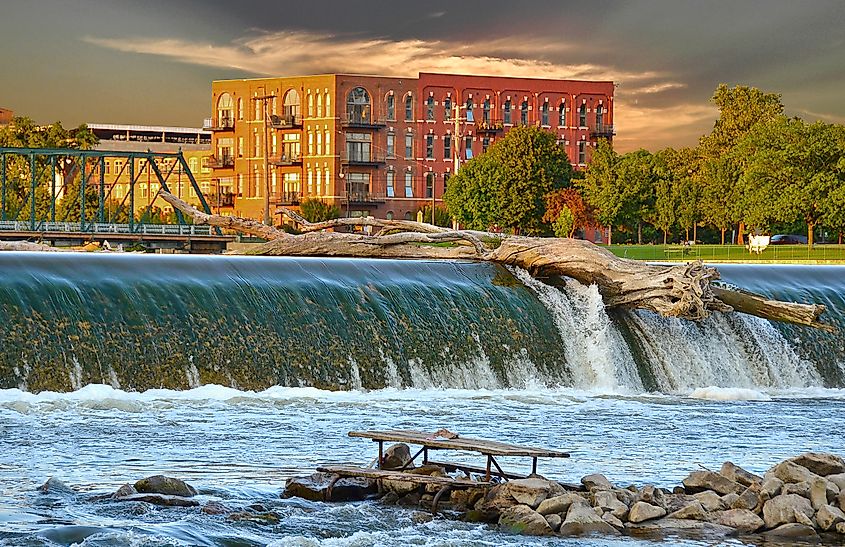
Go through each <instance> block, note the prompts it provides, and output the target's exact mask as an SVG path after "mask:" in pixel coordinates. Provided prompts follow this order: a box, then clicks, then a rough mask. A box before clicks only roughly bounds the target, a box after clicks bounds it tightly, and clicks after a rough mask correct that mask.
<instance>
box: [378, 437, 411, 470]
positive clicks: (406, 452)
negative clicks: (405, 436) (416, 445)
mask: <svg viewBox="0 0 845 547" xmlns="http://www.w3.org/2000/svg"><path fill="white" fill-rule="evenodd" d="M409 463H411V449H410V448H408V445H407V444H405V443H398V444H393V445H390V446H389V447H387V450H385V451H384V455H383V457H382V459H381V468H382V469H401V468H403V467H404V466H405V465H407V464H409Z"/></svg>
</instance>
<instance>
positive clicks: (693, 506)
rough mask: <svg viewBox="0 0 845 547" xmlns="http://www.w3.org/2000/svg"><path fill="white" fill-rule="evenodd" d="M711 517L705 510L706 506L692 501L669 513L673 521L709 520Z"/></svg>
mask: <svg viewBox="0 0 845 547" xmlns="http://www.w3.org/2000/svg"><path fill="white" fill-rule="evenodd" d="M709 517H710V513H709V512H707V511H706V510H705V509H704V506H703V505H701V502H700V501H698V500H695V501H692V502H690V503H689V504H687V505H685V506H684V507H682V508H680V509H678V510H677V511H674V512H672V513H669V518H673V519H692V520H709Z"/></svg>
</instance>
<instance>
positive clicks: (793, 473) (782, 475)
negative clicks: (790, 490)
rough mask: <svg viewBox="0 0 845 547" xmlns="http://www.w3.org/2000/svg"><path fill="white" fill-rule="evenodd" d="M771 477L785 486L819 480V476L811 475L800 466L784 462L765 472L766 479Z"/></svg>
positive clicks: (811, 473)
mask: <svg viewBox="0 0 845 547" xmlns="http://www.w3.org/2000/svg"><path fill="white" fill-rule="evenodd" d="M771 477H775V478H778V479H780V480H782V481H783V482H785V483H786V484H790V483H796V482H806V483H810V482H813V481H814V480H815V479H817V478H819V475H817V474H815V473H813V472H812V471H810V470H809V469H807V468H806V467H804V466H802V465H798V464H797V463H795V462H791V461H789V460H786V461H784V462H780V463H779V464H777V465H776V466H774V467H772V468H771V469H769V470H768V471H767V472H766V479H769V478H771Z"/></svg>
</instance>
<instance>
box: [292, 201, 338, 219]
mask: <svg viewBox="0 0 845 547" xmlns="http://www.w3.org/2000/svg"><path fill="white" fill-rule="evenodd" d="M299 213H300V214H301V215H302V216H303V217H304V218H305V220H307V221H308V222H325V221H327V220H334V219H336V218H340V208H339V207H338V206H337V205H331V204H328V203H326V202H324V201H323V200H321V199H318V198H306V199H304V200H302V203H300V204H299Z"/></svg>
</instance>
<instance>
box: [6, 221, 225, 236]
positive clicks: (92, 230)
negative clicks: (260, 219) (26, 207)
mask: <svg viewBox="0 0 845 547" xmlns="http://www.w3.org/2000/svg"><path fill="white" fill-rule="evenodd" d="M79 228H80V226H79V222H45V221H38V222H36V223H35V230H34V231H36V232H52V233H89V234H142V235H174V236H210V235H211V227H210V226H196V225H193V224H135V225H134V226H132V227H130V226H129V224H106V223H99V222H91V223H88V224H86V225H85V229H84V230H80V229H79ZM32 231H33V230H32V224H30V222H29V221H28V220H25V221H20V220H0V232H32Z"/></svg>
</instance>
